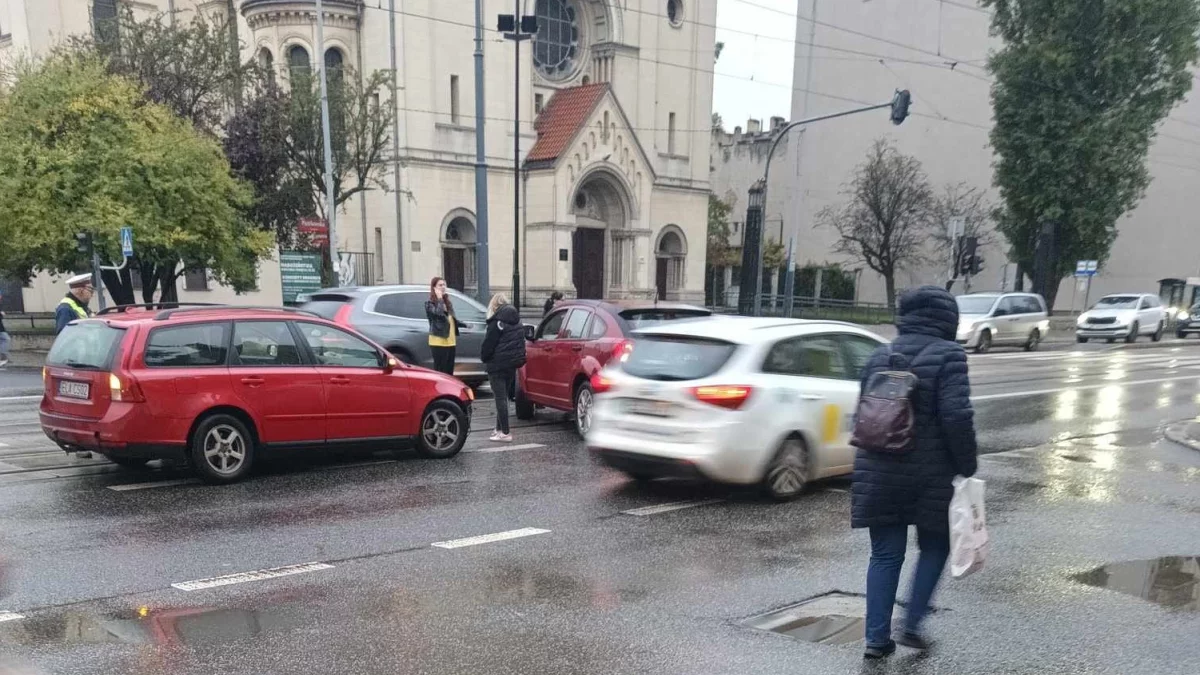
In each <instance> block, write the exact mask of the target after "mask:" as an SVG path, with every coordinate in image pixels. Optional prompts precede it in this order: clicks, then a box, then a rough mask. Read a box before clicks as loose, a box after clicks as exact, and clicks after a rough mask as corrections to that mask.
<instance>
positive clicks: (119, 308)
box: [96, 302, 223, 316]
mask: <svg viewBox="0 0 1200 675" xmlns="http://www.w3.org/2000/svg"><path fill="white" fill-rule="evenodd" d="M222 306H223V305H221V304H220V303H216V302H144V303H136V304H131V305H114V306H112V307H105V308H104V309H102V310H100V311H99V312H96V316H102V315H105V314H117V313H122V314H124V313H125V312H127V311H129V310H131V309H178V308H180V307H222Z"/></svg>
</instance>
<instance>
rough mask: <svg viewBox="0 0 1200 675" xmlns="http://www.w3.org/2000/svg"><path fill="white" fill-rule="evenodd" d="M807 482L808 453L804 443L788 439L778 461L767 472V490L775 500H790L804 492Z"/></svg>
mask: <svg viewBox="0 0 1200 675" xmlns="http://www.w3.org/2000/svg"><path fill="white" fill-rule="evenodd" d="M808 480H809V479H808V452H806V451H805V448H804V443H803V442H802V441H800V440H798V439H795V438H791V439H788V440H787V441H785V442H784V446H783V449H782V451H781V452H780V456H779V459H777V460H776V461H775V463H774V464H772V465H771V468H770V469H769V470H768V471H767V479H766V485H767V490H768V491H769V492H770V493H771V496H772V497H774V498H775V499H790V498H792V497H795V496H796V495H798V494H800V493H801V492H802V491H803V490H804V486H805V485H807V484H808Z"/></svg>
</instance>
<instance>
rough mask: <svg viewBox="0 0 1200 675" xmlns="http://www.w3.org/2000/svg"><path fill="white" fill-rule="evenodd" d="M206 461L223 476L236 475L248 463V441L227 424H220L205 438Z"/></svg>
mask: <svg viewBox="0 0 1200 675" xmlns="http://www.w3.org/2000/svg"><path fill="white" fill-rule="evenodd" d="M204 461H206V462H208V465H209V467H211V468H212V470H213V471H215V472H216V473H218V474H220V475H222V476H231V475H234V474H236V473H237V472H238V471H239V470H241V468H242V464H243V463H245V461H246V439H245V438H244V437H243V436H242V434H241V432H240V431H238V430H237V429H235V428H233V427H232V426H229V425H227V424H218V425H217V426H215V427H213V428H212V429H210V430H209V432H208V435H206V436H205V437H204Z"/></svg>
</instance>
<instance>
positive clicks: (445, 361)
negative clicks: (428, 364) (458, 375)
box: [429, 347, 456, 375]
mask: <svg viewBox="0 0 1200 675" xmlns="http://www.w3.org/2000/svg"><path fill="white" fill-rule="evenodd" d="M429 351H431V352H433V369H434V370H436V371H438V372H439V373H445V374H447V375H453V374H454V353H455V351H456V348H455V347H430V348H429Z"/></svg>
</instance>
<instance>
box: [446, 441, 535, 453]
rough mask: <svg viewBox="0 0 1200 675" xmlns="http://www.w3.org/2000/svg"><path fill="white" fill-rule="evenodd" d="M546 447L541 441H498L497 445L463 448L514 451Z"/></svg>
mask: <svg viewBox="0 0 1200 675" xmlns="http://www.w3.org/2000/svg"><path fill="white" fill-rule="evenodd" d="M544 447H546V446H545V445H542V444H541V443H525V444H523V445H505V444H503V443H497V444H495V445H489V446H487V447H483V448H471V449H470V450H463V452H478V453H485V452H512V451H513V450H536V449H538V448H544Z"/></svg>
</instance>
